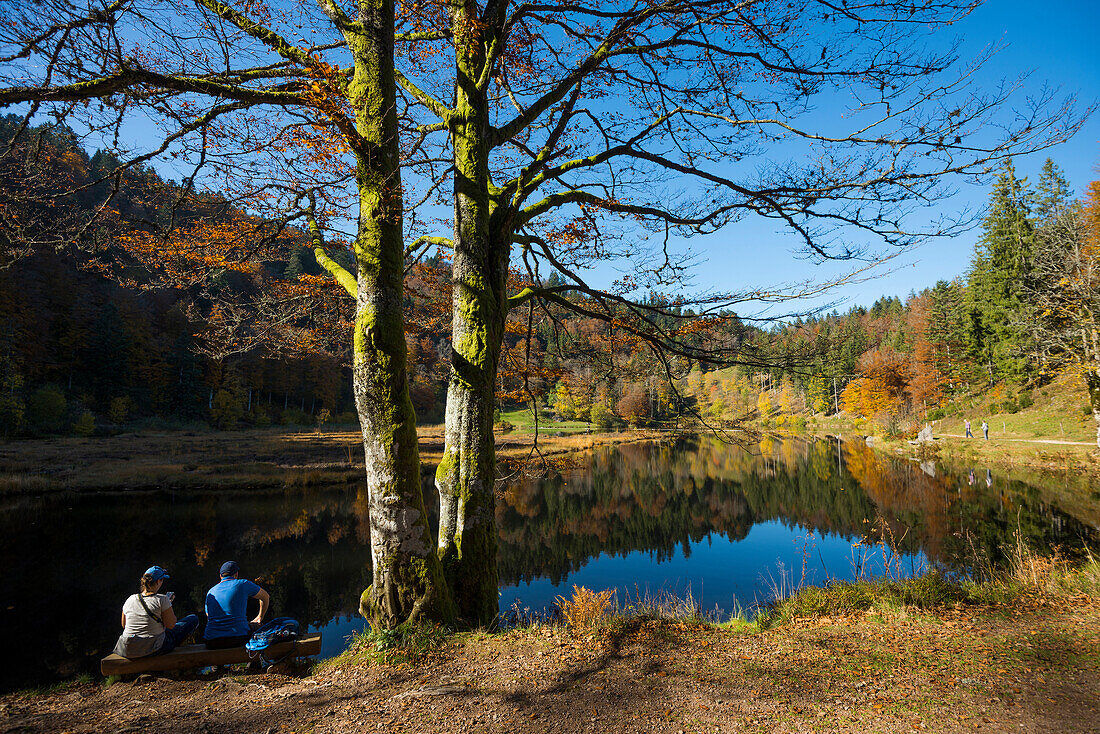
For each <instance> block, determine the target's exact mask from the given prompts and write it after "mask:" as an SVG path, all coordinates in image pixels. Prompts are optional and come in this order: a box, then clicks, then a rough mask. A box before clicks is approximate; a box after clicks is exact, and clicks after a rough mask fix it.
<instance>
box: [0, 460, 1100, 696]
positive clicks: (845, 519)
mask: <svg viewBox="0 0 1100 734" xmlns="http://www.w3.org/2000/svg"><path fill="white" fill-rule="evenodd" d="M1057 481H1058V480H1051V483H1048V484H1047V485H1046V486H1033V485H1030V484H1025V483H1022V482H1018V481H1010V480H1007V479H1005V478H1004V477H1003V476H1001V475H999V474H998V473H997V470H995V469H993V470H987V468H986V467H984V466H982V467H978V466H975V467H973V468H969V467H964V468H961V469H953V470H948V469H945V468H944V467H942V466H933V465H931V464H925V465H917V464H915V463H911V462H906V461H892V460H889V459H884V458H883V457H882V456H880V455H877V454H875V453H873V452H871V451H870V450H869V449H868V448H867V447H866V446H863V445H862V444H858V443H857V444H839V443H838V442H837V441H836V440H831V439H821V440H817V441H805V440H788V441H782V442H780V441H772V440H765V441H764V442H762V443H761V444H759V445H753V446H751V447H737V446H731V445H728V444H724V443H721V442H718V441H716V440H712V439H705V438H683V439H678V440H675V441H671V442H667V443H645V444H629V445H625V446H621V447H618V448H611V449H606V450H601V451H598V452H596V453H595V454H593V455H592V456H591V457H590V458H588V459H586V460H585V461H583V462H582V464H581V465H580V466H578V467H577V468H576V469H574V470H570V471H568V472H566V473H563V474H555V475H553V476H550V477H547V478H545V479H541V480H526V481H521V482H517V483H515V484H512V485H510V486H508V487H507V488H506V489H505V492H504V496H503V499H502V501H501V502H500V504H499V506H498V508H497V521H498V524H499V530H500V570H501V597H500V607H501V611H502V612H504V613H508V612H509V611H510V610H513V609H527V610H530V611H531V612H536V613H538V612H542V611H543V610H545V609H546V608H548V607H551V606H552V605H553V602H554V598H555V597H556V596H557V595H559V594H565V595H569V594H570V593H571V590H572V586H573V585H574V584H579V585H584V586H587V587H589V588H592V589H605V588H614V589H616V590H617V594H618V598H619V600H620V602H623V603H629V602H630V600H632V599H635V598H636V597H638V596H639V595H650V596H653V595H660V594H675V595H678V596H681V597H683V596H686V595H688V594H690V595H691V597H692V598H694V599H695V600H696V602H697V603H698V604H699V606H700V607H701V608H702V609H704V610H718V611H719V612H720V613H723V614H726V613H729V612H730V611H732V610H734V609H736V608H737V607H738V606H741V607H751V606H752V605H753V604H754V603H757V602H765V601H767V600H769V599H770V598H772V595H773V592H774V589H776V588H777V587H783V586H784V585H787V586H789V585H790V584H792V583H794V584H798V583H817V584H820V583H823V582H826V581H828V580H829V579H834V578H839V579H852V578H855V577H857V576H860V575H866V576H874V575H882V574H883V573H887V572H889V573H892V574H899V575H911V574H913V573H918V572H920V571H921V570H923V569H925V568H928V567H937V568H941V569H943V570H945V571H947V572H950V573H968V572H969V571H970V570H971V569H972V568H975V567H977V566H981V565H984V564H986V563H993V564H996V563H998V562H999V561H1001V560H1002V559H1003V555H1002V548H1003V547H1005V546H1007V545H1008V544H1009V543H1010V542H1011V541H1012V540H1013V534H1014V533H1015V531H1016V530H1017V529H1019V531H1020V532H1021V533H1022V535H1023V536H1024V538H1025V539H1026V540H1027V541H1028V542H1029V543H1031V544H1032V545H1033V546H1035V547H1039V548H1049V547H1052V546H1060V547H1062V548H1063V549H1065V550H1066V552H1068V553H1070V554H1072V553H1074V552H1079V551H1080V549H1081V548H1083V547H1084V545H1085V544H1086V543H1088V544H1090V545H1091V546H1092V547H1095V546H1096V544H1097V540H1100V531H1098V529H1097V527H1096V526H1095V525H1094V524H1093V523H1094V522H1095V518H1096V517H1100V513H1098V512H1096V511H1095V509H1092V510H1089V511H1088V515H1089V517H1091V518H1093V520H1092V522H1090V521H1089V520H1087V519H1081V518H1075V517H1074V516H1073V515H1072V514H1070V512H1069V511H1068V510H1066V509H1065V508H1063V507H1061V506H1059V504H1058V501H1057V499H1056V498H1057V497H1059V496H1062V493H1060V492H1059V491H1058V490H1059V487H1058V485H1057ZM1094 492H1095V490H1094ZM1097 496H1100V495H1095V494H1094V497H1093V499H1092V500H1090V502H1091V503H1092V505H1093V506H1095V505H1097V504H1100V501H1097V500H1096V497H1097ZM428 501H429V506H434V505H435V504H436V499H435V497H434V496H431V495H430V494H429V497H428ZM1082 504H1084V505H1085V506H1088V502H1085V503H1082ZM366 507H367V503H366V497H365V492H364V490H363V488H362V487H355V486H341V487H335V488H309V489H305V490H295V491H287V492H277V493H267V492H264V493H236V494H226V493H214V492H210V493H194V492H191V493H187V494H177V493H171V492H163V493H148V492H143V493H118V494H97V495H87V496H81V495H78V494H51V495H48V496H43V497H11V498H5V499H3V500H0V508H2V510H0V563H2V564H3V565H2V567H3V575H2V576H0V620H2V622H3V624H2V627H0V628H2V629H4V630H5V633H6V637H7V638H8V641H7V644H6V647H7V649H8V652H9V655H10V656H11V658H12V659H14V660H18V661H20V663H19V665H18V666H7V667H5V668H4V669H2V670H0V690H11V689H16V688H24V687H28V686H31V685H39V684H43V683H49V682H51V681H57V680H60V679H64V678H67V677H71V676H73V675H76V674H78V673H81V672H85V671H89V672H94V671H98V660H99V657H100V656H102V655H103V654H105V653H106V652H107V651H109V649H110V648H111V646H112V645H113V644H114V641H115V639H116V637H117V635H118V632H119V627H118V619H119V610H120V608H121V605H122V602H123V600H124V599H125V598H126V596H127V595H129V594H130V593H132V592H133V591H134V590H135V585H136V580H137V577H138V576H139V575H140V574H141V572H142V571H143V570H144V569H145V568H146V567H148V566H149V565H151V564H153V563H158V564H160V565H162V566H165V567H166V568H168V569H169V570H170V572H171V574H172V580H171V582H170V586H169V588H170V589H172V590H174V591H175V592H176V604H175V607H176V610H177V613H180V614H186V613H190V612H194V611H200V610H201V609H202V600H203V598H204V596H205V592H206V589H207V588H208V587H209V586H210V585H211V584H213V583H214V582H216V581H217V575H218V567H219V566H220V564H221V563H222V562H223V561H224V560H226V559H229V558H233V559H236V560H238V561H239V562H240V564H241V567H242V569H243V574H244V575H246V576H249V577H252V578H255V579H256V580H257V581H259V582H260V583H261V584H263V586H265V587H266V588H267V589H268V590H269V591H270V592H271V595H272V599H273V607H274V612H275V614H277V615H279V616H291V617H296V618H297V619H299V620H301V621H303V622H307V623H308V624H309V625H310V626H311V628H312V629H318V628H320V629H323V630H324V631H325V633H326V634H325V650H324V652H325V654H326V655H333V654H336V653H338V652H339V651H340V650H341V649H343V647H344V645H345V644H346V637H347V636H348V635H349V634H350V633H351V632H352V631H354V630H357V629H361V628H362V627H363V621H362V619H360V618H359V617H358V615H356V614H355V610H356V608H357V605H358V599H359V594H360V592H361V591H362V590H363V589H364V588H365V587H366V585H367V584H368V583H369V581H370V572H369V568H368V564H369V557H370V552H369V545H368V532H369V530H368V524H367V518H366ZM883 541H885V542H883ZM13 647H14V649H12V648H13Z"/></svg>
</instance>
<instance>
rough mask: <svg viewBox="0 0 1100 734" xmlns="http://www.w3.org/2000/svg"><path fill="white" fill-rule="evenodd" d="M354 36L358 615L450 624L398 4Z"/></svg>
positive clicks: (365, 16)
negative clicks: (430, 466)
mask: <svg viewBox="0 0 1100 734" xmlns="http://www.w3.org/2000/svg"><path fill="white" fill-rule="evenodd" d="M359 20H360V23H361V31H360V32H358V33H356V34H354V35H353V34H351V33H349V34H348V35H349V42H350V45H351V46H352V49H351V50H352V53H353V55H354V59H355V76H354V79H353V80H352V83H351V85H350V89H349V97H350V101H351V104H352V105H353V107H354V109H355V113H356V117H355V123H356V130H357V132H358V135H359V139H358V140H357V141H353V146H352V147H353V149H354V150H355V153H356V156H357V159H358V160H357V171H356V181H357V184H358V187H359V199H360V210H359V226H358V233H357V238H356V241H355V257H356V261H357V263H358V296H357V302H356V313H355V333H354V338H353V344H354V346H353V349H354V353H353V360H352V379H353V380H354V391H355V402H356V406H357V407H358V411H359V420H360V423H361V425H362V429H363V447H364V451H365V456H366V475H367V486H368V491H369V493H370V529H371V557H372V561H373V564H374V578H373V583H372V584H371V586H370V588H368V589H367V590H366V591H364V592H363V597H362V599H361V601H360V611H361V612H362V614H363V615H364V616H365V617H367V618H368V619H369V620H370V621H371V624H372V625H377V626H381V627H386V628H392V627H395V626H397V625H399V624H401V623H404V622H407V621H416V620H418V619H420V618H431V619H436V620H443V621H449V620H450V619H452V618H453V616H454V607H453V602H452V601H451V597H450V594H449V590H448V588H447V585H446V582H445V580H444V578H443V570H442V566H441V564H440V562H439V559H438V557H437V556H436V553H435V543H434V542H433V539H432V534H431V530H430V528H429V527H428V522H427V517H426V515H425V513H424V497H423V494H422V491H421V484H420V455H419V450H418V447H417V441H416V416H415V414H414V413H413V407H412V401H411V400H410V399H409V387H408V375H407V372H406V355H405V324H404V316H403V313H402V300H403V296H404V291H403V269H404V241H403V232H402V196H401V169H400V155H399V147H398V138H397V106H396V88H395V79H394V73H393V42H394V6H393V2H392V0H361V1H360V17H359Z"/></svg>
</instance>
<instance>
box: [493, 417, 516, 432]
mask: <svg viewBox="0 0 1100 734" xmlns="http://www.w3.org/2000/svg"><path fill="white" fill-rule="evenodd" d="M493 428H495V429H496V430H498V431H500V432H501V433H509V432H510V431H512V430H514V429H515V426H514V425H513V424H511V423H509V422H508V421H506V420H499V421H497V422H496V423H494V424H493Z"/></svg>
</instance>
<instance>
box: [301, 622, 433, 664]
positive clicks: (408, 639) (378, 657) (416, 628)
mask: <svg viewBox="0 0 1100 734" xmlns="http://www.w3.org/2000/svg"><path fill="white" fill-rule="evenodd" d="M452 632H453V630H452V629H450V628H449V627H445V626H443V625H439V624H431V623H421V624H403V625H401V626H399V627H397V628H396V629H392V630H386V629H381V630H372V629H366V630H363V631H361V632H356V633H354V634H353V635H352V637H351V644H350V645H349V646H348V649H347V650H345V651H344V652H343V653H341V654H340V655H338V656H337V657H335V658H332V659H331V660H325V661H323V662H321V663H318V664H317V667H316V670H318V671H321V670H328V669H332V668H340V667H344V666H347V665H364V664H375V665H394V666H398V665H403V664H408V665H412V664H416V663H420V662H423V661H424V660H425V659H427V658H428V657H429V656H430V655H431V654H432V653H433V652H435V651H436V650H438V649H439V648H441V647H443V646H444V645H445V644H446V643H447V640H448V638H449V637H450V635H451V634H452Z"/></svg>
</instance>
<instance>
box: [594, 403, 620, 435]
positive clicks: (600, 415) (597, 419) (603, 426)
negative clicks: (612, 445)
mask: <svg viewBox="0 0 1100 734" xmlns="http://www.w3.org/2000/svg"><path fill="white" fill-rule="evenodd" d="M591 420H592V427H593V428H595V429H596V430H597V431H610V430H611V429H612V427H613V426H614V425H615V414H614V413H612V412H611V411H610V410H608V409H607V406H606V405H604V404H603V403H596V404H595V405H593V406H592V412H591Z"/></svg>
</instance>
